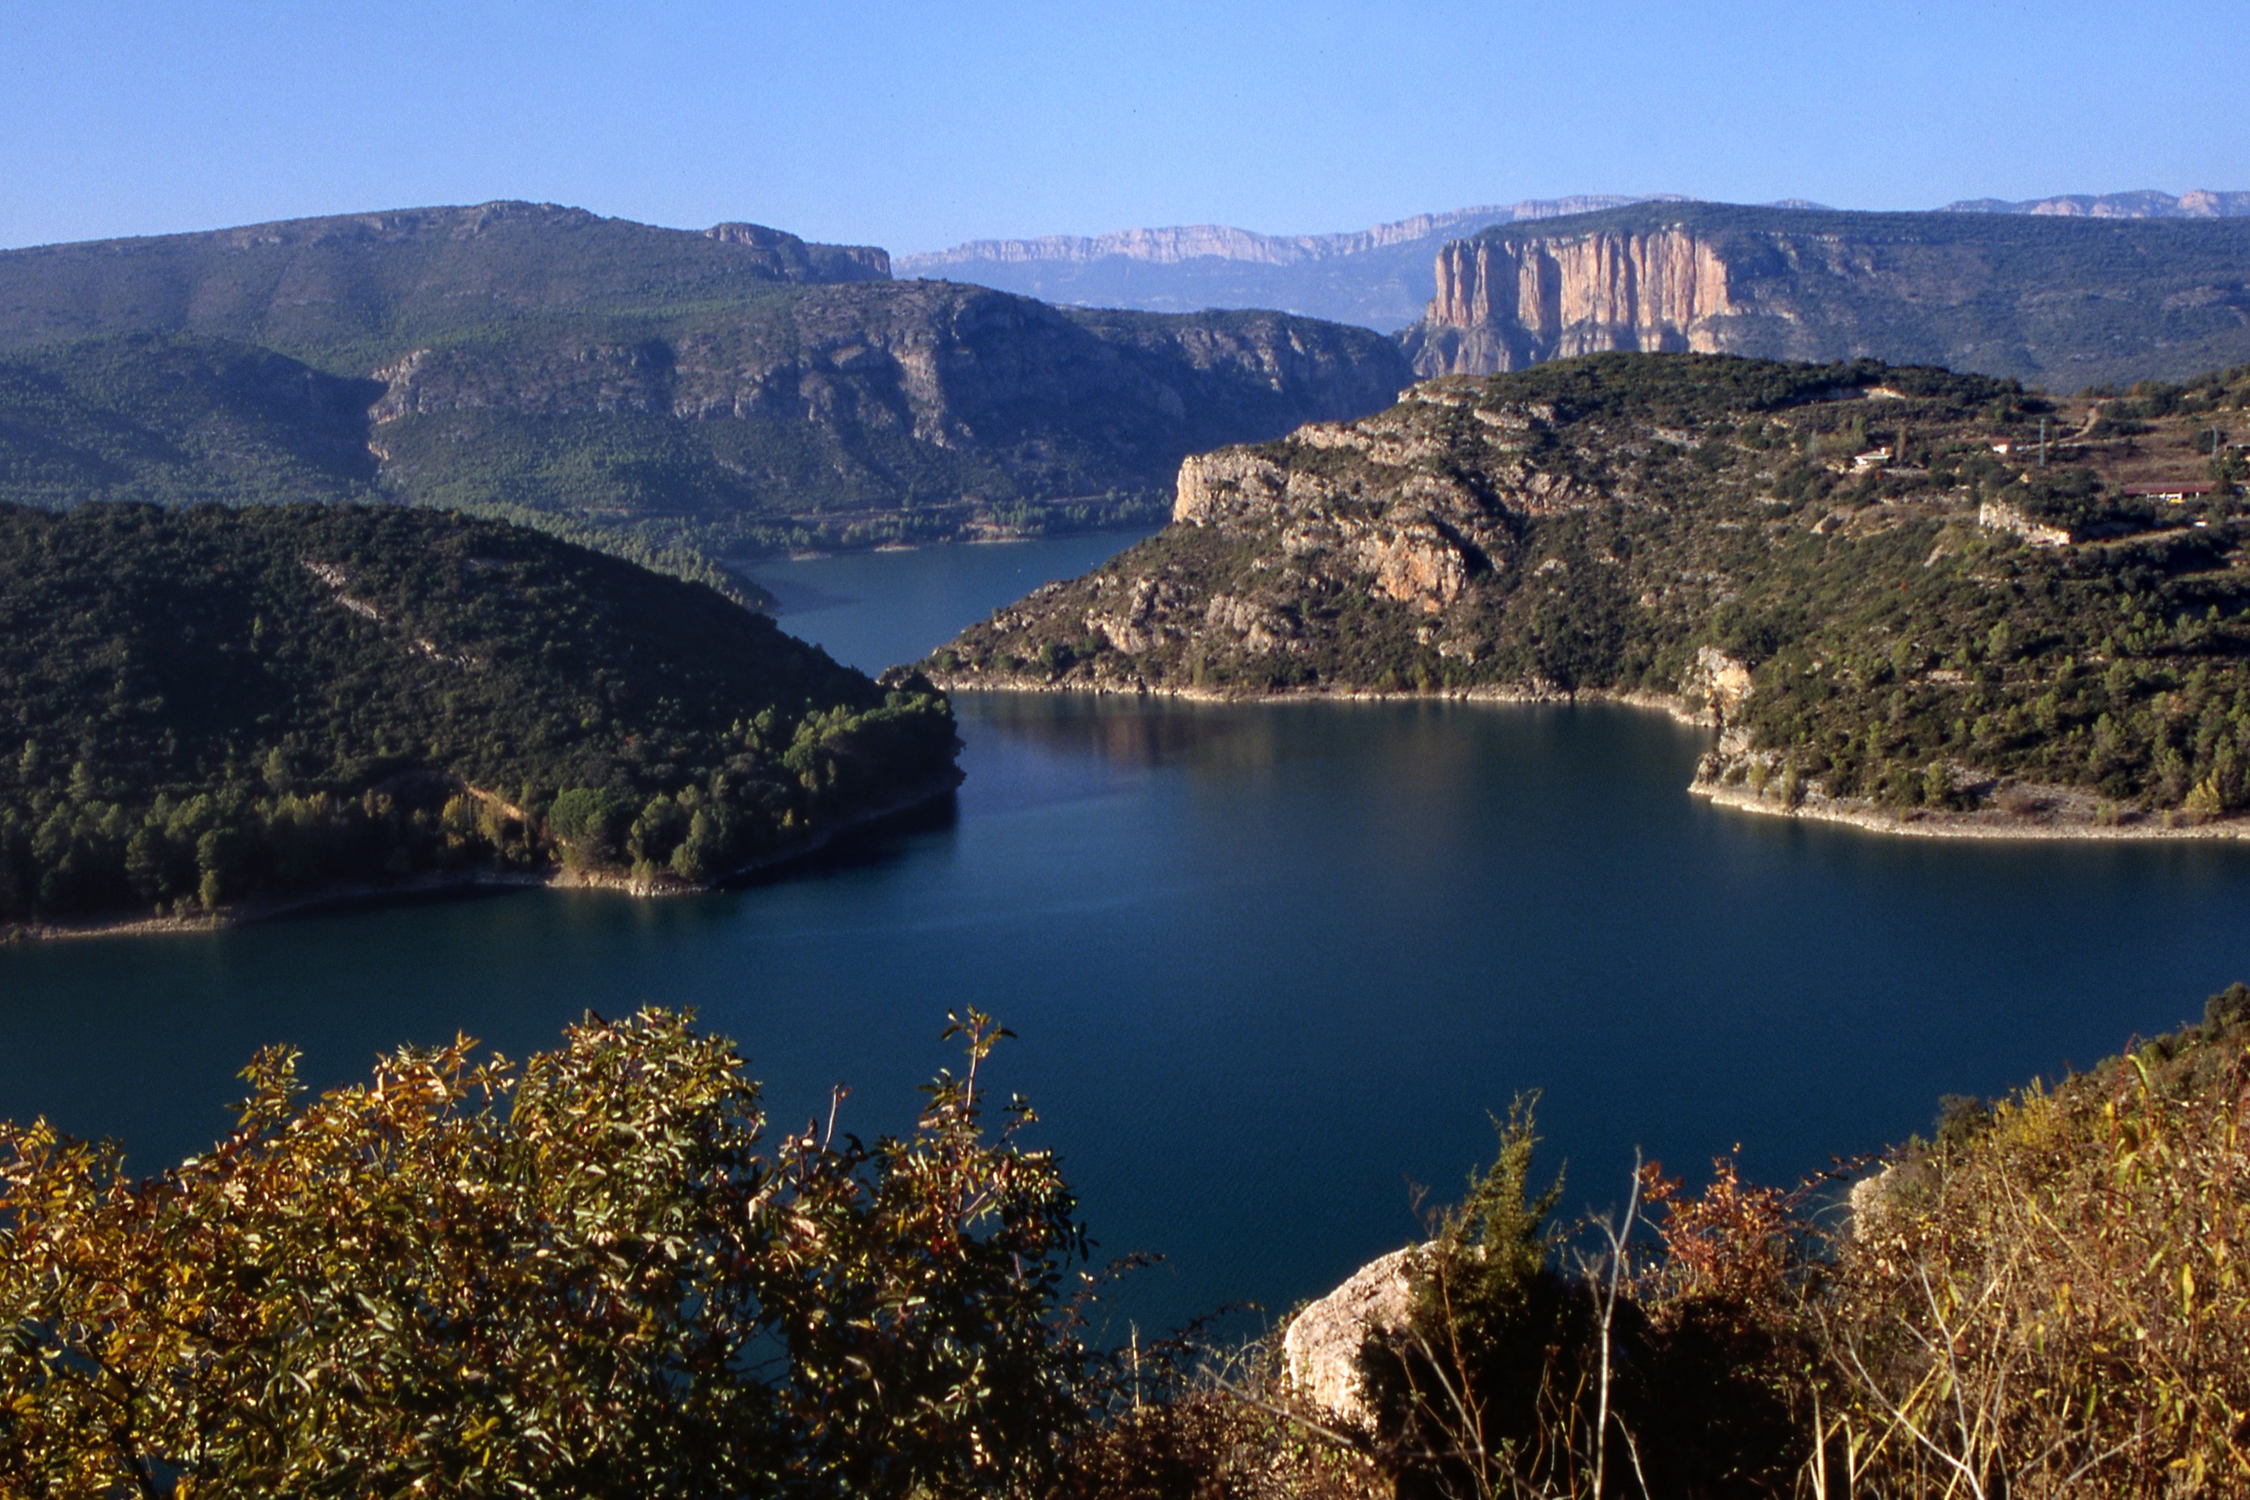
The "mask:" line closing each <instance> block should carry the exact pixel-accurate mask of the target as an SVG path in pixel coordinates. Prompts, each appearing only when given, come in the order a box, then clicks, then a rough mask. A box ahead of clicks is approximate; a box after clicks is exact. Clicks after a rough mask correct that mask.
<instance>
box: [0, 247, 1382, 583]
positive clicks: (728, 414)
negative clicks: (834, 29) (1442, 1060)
mask: <svg viewBox="0 0 2250 1500" xmlns="http://www.w3.org/2000/svg"><path fill="white" fill-rule="evenodd" d="M120 341H123V342H120ZM135 341H139V342H135ZM253 349H256V350H264V351H267V352H268V353H269V354H271V355H278V356H283V357H286V358H287V359H288V360H291V361H297V362H300V367H301V368H302V369H303V371H304V372H305V373H304V374H303V375H302V376H301V377H293V378H297V379H298V384H299V385H301V386H303V387H304V388H305V389H306V390H308V391H317V392H318V393H319V399H317V400H315V401H312V402H310V403H309V404H307V403H303V402H300V403H299V405H298V407H297V408H295V409H294V410H293V411H291V412H290V413H288V414H286V415H287V418H288V420H289V421H294V422H296V423H298V424H301V425H300V427H299V428H298V429H296V430H294V431H283V430H281V427H277V426H276V425H275V421H276V420H279V419H280V418H281V416H282V415H283V414H282V413H281V412H280V410H279V408H277V407H275V406H274V405H273V403H272V401H271V399H270V395H271V393H270V392H268V391H266V390H265V389H264V385H265V384H267V383H270V381H269V375H268V374H267V373H261V372H258V371H255V370H252V369H251V368H250V366H249V365H248V364H246V363H245V362H244V359H245V355H246V352H247V351H249V350H253ZM197 350H201V351H205V352H202V353H195V352H193V351H197ZM143 359H145V360H147V361H149V362H150V364H151V366H152V368H151V369H150V370H148V371H145V372H141V373H139V374H135V373H134V372H133V371H132V370H131V368H130V367H131V365H132V364H133V363H134V362H135V361H136V360H143ZM0 360H4V361H5V362H6V363H8V364H9V365H11V366H13V367H15V368H16V369H17V370H18V371H19V372H28V373H21V374H19V375H18V377H16V378H15V381H14V384H13V385H11V384H9V382H8V381H7V380H5V379H0V433H5V432H7V431H10V430H13V431H15V432H17V433H19V434H20V433H22V432H24V431H26V430H32V431H35V430H36V429H38V428H39V427H40V426H42V425H43V424H44V423H45V421H46V420H47V411H48V409H49V408H50V407H51V406H52V403H53V400H54V396H53V394H52V392H51V391H43V390H41V389H39V387H41V386H42V383H44V384H45V385H47V386H53V385H56V384H60V385H61V386H63V387H65V388H67V389H69V390H71V391H74V392H77V393H78V394H80V395H81V396H83V395H84V394H85V392H86V388H87V386H88V383H89V382H88V380H87V378H86V377H87V374H88V372H89V371H93V372H95V373H97V374H98V375H99V380H98V381H97V382H95V383H96V384H99V385H101V386H102V388H103V390H104V391H106V392H108V393H110V394H112V395H115V396H116V397H117V398H118V399H116V400H108V401H107V403H106V406H105V404H104V399H96V400H94V402H93V404H94V405H95V406H97V407H102V408H103V409H104V410H105V411H107V412H108V413H109V416H108V417H103V418H102V419H101V420H102V421H107V420H109V419H110V418H111V417H114V418H116V419H118V420H120V421H122V422H123V423H124V424H125V425H127V426H132V425H134V424H136V423H138V424H141V425H148V424H149V423H150V422H151V421H152V420H155V419H154V418H153V417H152V415H151V414H152V413H161V412H166V411H175V410H177V409H178V408H179V407H180V405H181V402H182V401H183V400H185V399H187V397H188V395H189V394H191V392H190V391H189V390H187V389H186V387H194V386H196V385H197V384H198V383H199V382H200V383H201V384H202V385H203V386H205V387H209V386H211V385H213V383H214V380H216V384H218V385H222V386H226V387H228V388H227V389H226V390H224V391H219V392H216V393H215V394H213V395H211V396H210V397H209V401H210V404H211V405H212V407H213V413H212V417H211V420H209V421H205V420H204V419H202V418H197V422H199V423H201V428H200V429H199V430H208V429H211V428H212V427H213V423H214V422H215V423H216V424H217V425H218V426H222V427H227V426H229V424H232V426H231V427H229V431H228V434H227V435H226V438H225V440H224V441H217V442H213V441H203V440H201V439H200V438H198V437H196V436H195V434H193V433H187V434H184V435H183V434H182V432H180V431H179V430H178V429H179V427H180V424H178V423H174V424H172V426H171V427H165V425H164V423H163V422H161V421H157V422H156V425H157V426H158V427H160V428H163V434H162V435H164V436H165V437H167V439H168V440H169V441H170V442H171V448H172V450H173V451H172V452H170V453H169V454H167V455H166V456H164V457H163V459H162V462H161V464H160V465H159V467H162V468H163V469H165V471H166V472H165V475H164V477H163V480H162V484H161V486H160V488H161V493H157V492H149V495H148V497H149V498H153V499H173V498H179V497H187V496H197V497H200V496H203V495H217V496H221V497H230V496H235V495H239V496H240V497H241V498H267V497H268V496H267V494H266V488H267V486H266V485H265V481H266V480H267V479H275V480H276V482H279V483H281V485H282V488H283V490H284V491H285V492H293V493H295V494H298V495H301V496H302V497H304V498H320V497H323V496H325V495H328V494H330V493H332V492H333V487H334V484H335V483H336V482H338V481H348V482H350V483H355V484H356V483H371V484H373V485H374V486H376V487H377V488H378V489H379V490H381V491H382V492H383V493H385V494H388V495H392V496H396V497H398V498H402V499H407V500H411V501H415V502H418V503H426V504H436V505H443V506H447V507H451V508H455V509H462V510H467V511H470V512H472V513H475V514H481V515H486V516H492V517H498V518H501V519H508V520H515V521H522V522H528V523H531V524H534V525H538V526H540V527H542V528H544V529H547V530H551V531H554V532H556V533H557V534H560V535H564V536H566V537H570V538H572V539H574V540H582V541H592V542H595V543H598V544H599V545H602V546H604V547H606V548H609V549H610V550H614V551H617V552H619V553H620V554H621V555H625V556H630V557H633V558H635V559H636V560H640V561H646V562H652V563H657V564H660V565H663V566H666V567H669V568H672V569H673V570H675V571H680V572H683V573H685V574H687V575H689V576H701V577H704V578H706V579H710V578H712V577H714V576H715V574H714V573H713V571H712V564H713V560H714V559H719V558H722V557H739V556H743V555H751V554H771V553H774V552H779V551H789V550H799V549H821V548H836V547H854V546H868V545H874V544H877V543H882V542H898V541H907V542H922V541H938V540H949V539H968V538H993V537H1007V536H1020V535H1026V534H1032V533H1037V532H1041V531H1046V530H1052V529H1068V528H1078V527H1087V526H1100V525H1115V524H1124V523H1137V522H1142V521H1153V520H1155V519H1157V518H1159V517H1160V516H1161V515H1162V513H1163V507H1164V504H1165V503H1166V497H1167V494H1168V491H1169V487H1170V483H1171V475H1172V473H1173V471H1174V470H1175V469H1176V468H1177V467H1178V465H1179V462H1180V460H1181V459H1182V458H1184V457H1185V456H1186V455H1188V454H1189V453H1192V452H1196V451H1198V450H1199V449H1203V448H1208V447H1212V446H1216V445H1219V444H1223V443H1229V442H1248V441H1259V440H1263V439H1266V438H1271V437H1278V436H1279V435H1281V434H1282V433H1284V432H1287V431H1288V430H1289V429H1291V428H1292V427H1295V426H1297V425H1299V424H1300V423H1303V422H1307V421H1320V420H1334V419H1338V418H1344V417H1351V416H1357V415H1360V414H1361V413H1364V412H1368V411H1374V410H1378V409H1380V408H1381V407H1382V406H1384V405H1386V404H1388V403H1389V402H1390V401H1391V400H1392V399H1393V398H1394V397H1395V396H1396V394H1397V392H1398V391H1399V389H1400V388H1401V387H1402V386H1404V385H1405V384H1406V383H1407V382H1408V380H1410V379H1411V378H1412V372H1411V370H1410V369H1409V368H1408V365H1407V363H1406V359H1405V356H1404V355H1403V354H1402V353H1401V352H1400V351H1399V349H1398V347H1397V346H1396V345H1395V344H1394V343H1393V342H1392V341H1390V340H1388V339H1385V338H1383V337H1381V336H1380V335H1378V334H1375V333H1373V332H1371V331H1369V330H1367V329H1363V328H1349V327H1344V326H1340V325H1336V324H1330V323H1321V322H1318V321H1316V320H1313V319H1309V318H1296V317H1290V316H1288V315H1285V314H1280V313H1263V312H1220V313H1194V314H1184V315H1177V316H1157V315H1152V314H1140V313H1105V312H1091V311H1084V310H1077V309H1060V308H1054V307H1049V306H1047V305H1046V304H1044V303H1040V302H1035V301H1032V300H1030V299H1029V298H1024V297H1015V296H1010V295H1008V294H1006V293H1002V292H994V291H988V290H986V289H984V288H981V287H970V286H956V285H952V284H948V283H944V282H894V281H891V280H890V279H888V261H887V259H886V258H885V257H884V256H883V255H882V252H880V251H874V250H860V249H855V248H852V247H838V246H821V245H809V244H807V243H805V242H804V241H801V240H799V239H797V238H796V237H794V236H791V235H786V234H783V233H781V232H779V231H774V230H766V229H760V228H757V227H755V226H751V225H720V226H717V227H715V228H714V229H712V230H710V231H706V232H701V233H698V232H691V231H684V230H672V229H660V228H656V227H654V226H650V225H645V224H633V223H630V222H628V221H625V220H619V219H603V218H599V217H597V216H595V215H592V214H588V213H585V212H583V211H580V210H576V209H562V208H555V207H553V206H550V205H537V204H511V203H500V204H486V205H483V206H482V207H478V208H448V209H417V210H409V211H403V212H397V213H383V214H364V215H353V216H347V217H342V218H335V219H310V220H297V221H291V222H287V223H280V224H267V225H258V226H253V227H250V228H246V229H238V230H224V231H219V232H216V233H211V234H200V235H174V236H167V237H164V238H160V239H150V240H120V241H109V242H103V243H99V244H86V245H58V246H48V247H44V248H41V249H37V250H24V251H10V252H5V253H0ZM197 361H200V362H201V370H200V372H198V373H196V374H195V375H193V376H192V377H185V376H182V375H181V367H182V366H184V365H186V364H191V363H195V362H197ZM222 367H223V369H224V371H225V372H228V373H226V374H225V377H224V378H223V379H218V378H217V375H218V372H220V371H221V370H222ZM280 368H282V367H279V366H276V367H275V369H276V370H278V369H280ZM316 376H317V377H324V378H325V379H326V381H327V384H326V385H323V384H322V380H321V379H316V378H314V377H316ZM160 377H161V378H160ZM175 377H179V378H175ZM237 377H243V378H246V379H248V380H249V383H250V385H251V386H253V387H256V389H250V390H245V389H237V388H236V387H237V386H238V385H240V381H239V380H238V378H237ZM272 378H280V377H278V376H274V377H272ZM183 381H184V386H183V388H182V389H179V390H175V389H173V388H172V387H173V386H175V385H182V382H183ZM245 403H248V404H250V405H254V406H257V409H258V412H259V415H260V421H261V422H262V423H264V425H263V426H259V427H257V428H256V429H255V430H254V431H248V430H243V429H241V427H240V422H239V421H238V417H239V416H240V410H239V409H240V408H242V407H244V405H245ZM268 419H274V420H268ZM80 425H84V424H80ZM95 425H97V426H98V425H100V423H99V422H96V423H95ZM188 425H190V426H194V425H196V424H195V423H190V424H188ZM282 425H283V426H286V423H283V424H282ZM238 437H240V438H244V439H246V440H247V442H248V446H249V447H250V448H251V449H255V450H257V451H258V452H260V453H264V454H268V455H269V456H270V455H271V454H272V453H273V452H274V451H276V450H288V451H289V452H291V453H297V452H300V451H307V452H309V451H312V450H318V451H319V452H320V453H321V454H323V455H325V460H324V462H326V464H327V467H326V468H325V469H322V470H321V471H320V472H313V471H310V470H306V469H305V468H304V467H303V466H302V465H297V466H295V467H294V468H292V469H291V472H290V474H288V475H286V476H279V475H278V473H277V471H276V470H274V469H273V467H272V466H271V465H266V466H265V467H264V468H263V469H261V470H260V474H259V475H258V477H257V481H256V482H254V483H248V484H243V483H242V482H241V481H242V470H243V469H244V464H243V463H241V462H239V461H237V460H238V459H239V458H240V454H241V450H242V449H243V443H242V442H240V441H237V438H238ZM0 441H5V438H4V437H0ZM355 446H356V447H357V448H358V449H359V450H361V451H359V452H347V451H345V450H347V449H350V448H353V447H355ZM135 451H136V452H142V450H141V449H136V450H135ZM18 457H19V458H20V455H19V456H18ZM136 462H138V463H140V464H142V466H143V467H145V466H146V464H147V458H146V454H145V452H143V456H142V458H141V459H138V460H136ZM0 464H6V465H7V466H8V467H7V468H6V469H5V470H0V501H5V500H14V501H19V502H23V503H30V504H39V505H59V504H69V503H74V502H75V501H77V500H80V499H87V498H99V497H103V496H107V495H115V494H130V493H133V492H134V490H133V487H132V485H131V484H129V483H126V482H124V481H122V480H121V479H120V478H119V477H118V475H117V473H116V472H115V470H116V467H117V466H116V465H115V464H111V465H108V466H106V467H104V466H99V465H97V466H93V467H91V468H89V467H86V466H79V467H78V468H77V469H76V470H75V471H73V470H72V469H71V466H70V465H67V464H65V465H61V466H60V467H58V466H57V465H56V464H54V463H43V464H42V463H30V464H29V465H28V466H26V465H25V464H24V463H22V462H20V461H18V459H11V458H9V457H7V456H0ZM252 467H257V466H256V465H253V466H252ZM315 467H316V468H319V466H317V465H316V466H315ZM19 471H21V473H22V474H23V475H25V476H28V477H21V478H19V477H18V472H19ZM291 486H301V487H298V488H296V489H294V490H293V491H291Z"/></svg>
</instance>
